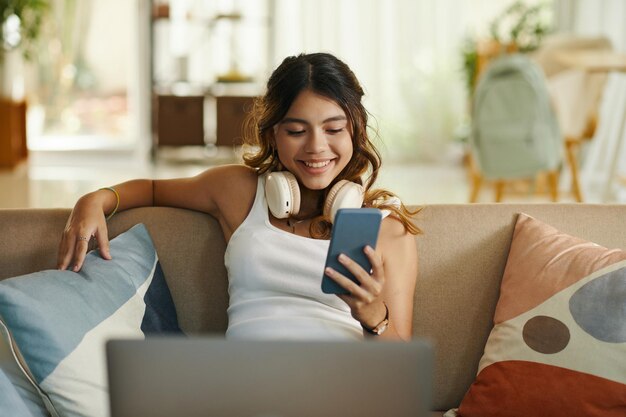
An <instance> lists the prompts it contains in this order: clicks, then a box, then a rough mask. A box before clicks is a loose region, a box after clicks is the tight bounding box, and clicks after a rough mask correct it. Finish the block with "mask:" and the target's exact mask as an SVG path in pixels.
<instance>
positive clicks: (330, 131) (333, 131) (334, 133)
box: [326, 127, 343, 135]
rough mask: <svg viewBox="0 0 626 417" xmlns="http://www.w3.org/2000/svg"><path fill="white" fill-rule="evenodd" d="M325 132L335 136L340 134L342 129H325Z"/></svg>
mask: <svg viewBox="0 0 626 417" xmlns="http://www.w3.org/2000/svg"><path fill="white" fill-rule="evenodd" d="M326 131H327V132H328V133H330V134H331V135H336V134H337V133H341V132H342V131H343V127H341V128H339V129H327V130H326Z"/></svg>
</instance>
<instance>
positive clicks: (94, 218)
mask: <svg viewBox="0 0 626 417" xmlns="http://www.w3.org/2000/svg"><path fill="white" fill-rule="evenodd" d="M100 195H102V194H98V192H97V191H96V192H93V193H89V194H86V195H84V196H83V197H81V198H80V199H79V200H78V202H76V205H75V206H74V209H73V210H72V213H71V214H70V217H69V219H68V220H67V224H66V225H65V230H64V231H63V236H62V238H61V243H60V244H59V253H58V257H57V268H58V269H60V270H66V269H68V267H69V268H71V270H72V271H74V272H78V271H80V269H81V268H82V266H83V262H84V261H85V256H86V255H87V251H88V249H89V241H90V240H91V239H93V238H95V239H96V241H97V244H98V247H99V250H100V255H101V256H102V258H104V259H111V253H110V251H109V237H108V230H107V224H106V219H105V216H104V211H103V201H102V199H101V198H99V196H100Z"/></svg>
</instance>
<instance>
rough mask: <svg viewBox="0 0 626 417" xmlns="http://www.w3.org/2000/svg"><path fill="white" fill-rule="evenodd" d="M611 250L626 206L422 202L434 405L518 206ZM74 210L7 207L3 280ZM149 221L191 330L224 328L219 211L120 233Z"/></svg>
mask: <svg viewBox="0 0 626 417" xmlns="http://www.w3.org/2000/svg"><path fill="white" fill-rule="evenodd" d="M519 212H525V213H527V214H529V215H531V216H534V217H536V218H537V219H539V220H542V221H544V222H546V223H549V224H551V225H552V226H554V227H556V228H558V229H560V230H561V231H563V232H566V233H570V234H573V235H576V236H579V237H582V238H585V239H588V240H592V241H594V242H596V243H598V244H600V245H603V246H607V247H611V248H612V247H619V248H626V220H625V219H626V205H614V206H610V205H585V204H537V205H521V204H474V205H469V204H457V205H433V206H426V207H424V208H423V209H422V210H421V211H420V212H419V213H418V214H417V215H416V216H415V223H416V224H417V225H418V226H419V227H420V228H421V229H422V231H423V233H422V234H421V235H418V236H417V237H416V242H417V246H418V255H419V276H418V283H417V288H416V291H415V311H414V320H413V325H414V326H413V327H414V330H413V332H414V335H415V336H422V337H427V338H429V339H431V340H432V341H433V343H434V344H435V346H436V355H437V359H436V367H435V381H434V393H435V396H434V402H433V407H434V409H438V410H445V409H448V408H452V407H456V406H458V404H459V402H460V400H461V399H462V397H463V395H464V394H465V391H466V390H467V388H468V387H469V385H470V384H471V382H472V381H473V379H474V376H475V373H476V370H477V368H478V362H479V360H480V357H481V355H482V352H483V347H484V345H485V342H486V340H487V337H488V335H489V332H490V330H491V328H492V316H493V312H494V310H495V305H496V302H497V299H498V294H499V285H500V280H501V277H502V273H503V271H504V266H505V264H506V260H507V255H508V250H509V246H510V243H511V237H512V232H513V227H514V225H515V220H516V217H517V213H519ZM69 213H70V211H69V210H68V209H24V210H15V209H11V210H0V279H4V278H8V277H12V276H17V275H22V274H26V273H30V272H35V271H39V270H43V269H50V268H54V267H55V265H56V253H57V246H58V243H59V239H60V236H61V232H62V231H63V228H64V226H65V222H66V220H67V218H68V216H69ZM136 223H144V224H145V225H146V227H147V228H148V230H149V231H150V234H151V236H152V239H153V240H154V243H155V246H156V249H157V253H158V254H159V258H160V260H161V265H162V267H163V271H164V273H165V276H166V279H167V281H168V284H169V286H170V289H171V292H172V296H173V298H174V302H175V304H176V308H177V312H178V316H179V321H180V325H181V327H182V329H183V330H185V331H186V332H187V333H190V334H194V333H196V334H197V333H206V332H217V333H223V332H224V331H225V329H226V326H227V316H226V309H227V306H228V283H227V279H226V270H225V268H224V262H223V257H224V250H225V244H224V239H223V237H222V234H221V231H220V228H219V225H218V223H217V221H215V220H214V219H213V218H212V217H210V216H208V215H206V214H202V213H198V212H194V211H189V210H182V209H174V208H162V207H151V208H140V209H133V210H127V211H124V212H122V213H119V214H117V215H115V217H113V218H112V219H111V220H110V222H109V235H110V237H111V238H112V237H114V236H116V235H118V234H119V233H121V232H123V231H125V230H127V229H128V228H130V227H131V226H132V225H134V224H136Z"/></svg>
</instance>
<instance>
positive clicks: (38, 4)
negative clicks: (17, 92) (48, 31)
mask: <svg viewBox="0 0 626 417" xmlns="http://www.w3.org/2000/svg"><path fill="white" fill-rule="evenodd" d="M49 3H50V2H49V1H47V0H0V28H1V30H0V95H1V96H7V95H9V94H10V91H9V92H7V91H6V89H7V86H8V85H10V79H11V78H12V76H13V74H12V72H13V71H12V68H14V67H15V66H16V64H15V63H14V62H11V61H12V60H21V58H22V57H23V58H24V59H27V60H28V59H30V58H32V56H33V53H34V50H35V42H36V41H37V39H38V37H39V34H40V30H41V26H42V23H43V20H44V16H45V14H46V12H47V11H48V9H49V7H50V5H49ZM17 67H18V68H19V64H17ZM7 93H9V94H7Z"/></svg>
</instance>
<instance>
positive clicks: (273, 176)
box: [265, 171, 364, 223]
mask: <svg viewBox="0 0 626 417" xmlns="http://www.w3.org/2000/svg"><path fill="white" fill-rule="evenodd" d="M363 194H364V190H363V186H361V185H359V184H357V183H354V182H351V181H348V180H341V181H339V182H337V183H336V184H335V185H333V187H332V188H331V189H330V191H329V192H328V196H326V201H325V202H324V209H323V214H324V217H326V218H328V219H330V222H331V223H332V222H333V221H334V220H335V214H336V213H337V210H339V209H340V208H361V207H362V206H363ZM265 199H266V200H267V205H268V207H269V209H270V212H271V213H272V215H274V217H276V218H277V219H285V218H288V217H289V216H295V215H297V214H298V212H299V211H300V186H299V185H298V180H297V179H296V176H295V175H293V174H292V173H291V172H289V171H280V172H271V173H269V174H267V177H266V178H265Z"/></svg>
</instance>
